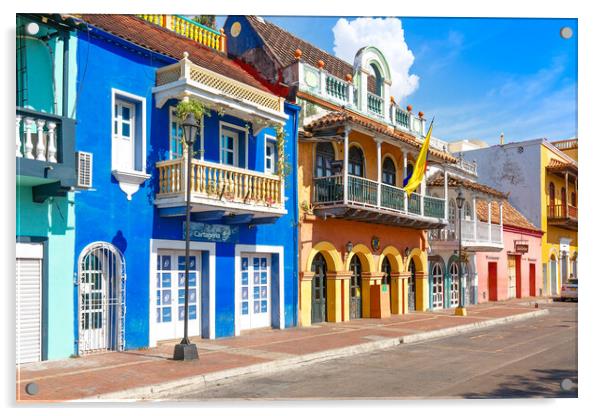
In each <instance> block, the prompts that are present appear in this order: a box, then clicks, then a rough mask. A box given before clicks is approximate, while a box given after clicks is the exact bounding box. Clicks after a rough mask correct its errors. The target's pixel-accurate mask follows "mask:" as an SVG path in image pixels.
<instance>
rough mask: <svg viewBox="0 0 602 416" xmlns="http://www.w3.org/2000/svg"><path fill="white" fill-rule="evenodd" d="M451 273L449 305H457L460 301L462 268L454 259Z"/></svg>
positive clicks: (450, 269) (450, 268) (450, 267)
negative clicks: (460, 268)
mask: <svg viewBox="0 0 602 416" xmlns="http://www.w3.org/2000/svg"><path fill="white" fill-rule="evenodd" d="M449 275H450V284H449V306H450V307H455V306H458V305H459V302H460V270H459V267H458V262H457V261H453V262H452V263H451V265H450V266H449Z"/></svg>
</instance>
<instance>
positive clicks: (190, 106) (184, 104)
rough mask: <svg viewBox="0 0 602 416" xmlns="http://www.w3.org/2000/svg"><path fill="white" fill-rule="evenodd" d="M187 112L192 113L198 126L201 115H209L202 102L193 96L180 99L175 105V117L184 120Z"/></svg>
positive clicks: (201, 118)
mask: <svg viewBox="0 0 602 416" xmlns="http://www.w3.org/2000/svg"><path fill="white" fill-rule="evenodd" d="M189 114H192V115H194V118H195V119H196V121H197V123H198V124H199V127H200V125H201V120H203V117H205V116H208V117H210V116H211V113H210V112H209V110H207V108H206V107H205V106H204V105H203V103H202V102H200V101H199V100H196V99H194V98H190V99H188V101H185V100H182V101H180V102H179V103H178V105H177V106H176V117H178V118H179V119H180V121H184V120H186V117H188V115H189Z"/></svg>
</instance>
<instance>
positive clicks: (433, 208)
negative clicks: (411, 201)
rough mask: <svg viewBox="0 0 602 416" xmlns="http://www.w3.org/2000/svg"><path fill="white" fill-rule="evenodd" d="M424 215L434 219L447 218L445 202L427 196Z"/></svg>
mask: <svg viewBox="0 0 602 416" xmlns="http://www.w3.org/2000/svg"><path fill="white" fill-rule="evenodd" d="M424 215H425V216H427V217H432V218H445V200H444V199H441V198H435V197H432V196H425V197H424Z"/></svg>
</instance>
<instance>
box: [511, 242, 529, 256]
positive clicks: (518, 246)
mask: <svg viewBox="0 0 602 416" xmlns="http://www.w3.org/2000/svg"><path fill="white" fill-rule="evenodd" d="M514 251H515V252H517V253H520V254H525V253H528V252H529V241H528V240H514Z"/></svg>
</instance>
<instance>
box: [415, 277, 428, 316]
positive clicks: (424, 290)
mask: <svg viewBox="0 0 602 416" xmlns="http://www.w3.org/2000/svg"><path fill="white" fill-rule="evenodd" d="M428 277H429V276H428V273H424V272H416V289H415V290H416V311H426V310H427V309H428V307H429V279H428Z"/></svg>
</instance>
